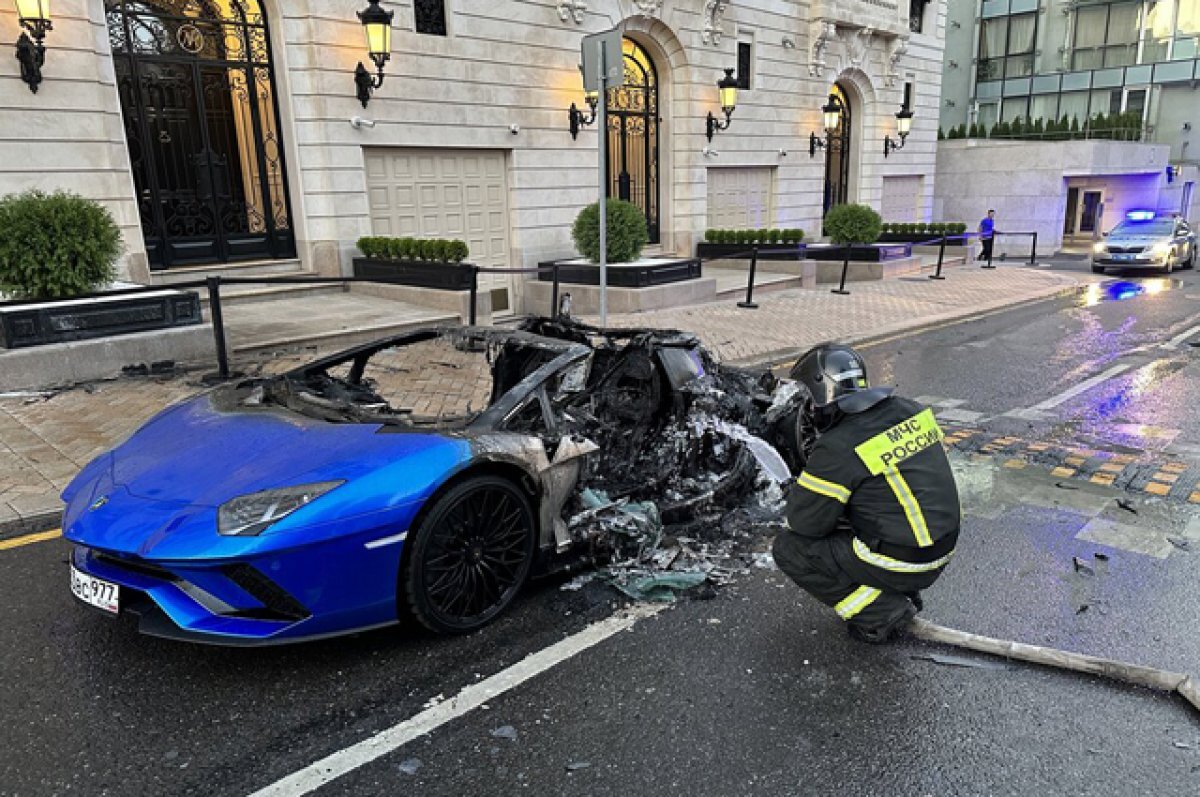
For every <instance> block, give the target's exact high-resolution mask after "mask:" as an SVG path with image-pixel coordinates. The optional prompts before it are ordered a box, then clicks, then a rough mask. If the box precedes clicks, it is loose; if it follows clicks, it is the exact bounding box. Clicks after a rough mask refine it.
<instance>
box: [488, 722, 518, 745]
mask: <svg viewBox="0 0 1200 797" xmlns="http://www.w3.org/2000/svg"><path fill="white" fill-rule="evenodd" d="M492 736H495V737H496V738H497V739H508V740H509V741H510V742H515V741H516V740H517V729H516V728H514V727H513V726H511V725H501V726H500V727H499V728H496V729H495V730H493V731H492Z"/></svg>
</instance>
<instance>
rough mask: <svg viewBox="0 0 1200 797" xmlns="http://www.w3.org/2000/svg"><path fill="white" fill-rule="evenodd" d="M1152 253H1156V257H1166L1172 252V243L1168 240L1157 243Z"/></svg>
mask: <svg viewBox="0 0 1200 797" xmlns="http://www.w3.org/2000/svg"><path fill="white" fill-rule="evenodd" d="M1150 254H1152V255H1154V256H1155V257H1166V256H1167V255H1169V254H1171V245H1170V244H1169V243H1167V242H1166V241H1163V242H1162V243H1157V244H1155V245H1154V248H1153V249H1151V250H1150Z"/></svg>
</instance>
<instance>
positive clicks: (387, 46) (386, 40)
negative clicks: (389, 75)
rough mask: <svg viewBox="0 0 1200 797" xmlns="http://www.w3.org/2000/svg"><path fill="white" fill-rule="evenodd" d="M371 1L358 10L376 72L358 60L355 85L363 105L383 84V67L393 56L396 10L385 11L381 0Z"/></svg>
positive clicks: (365, 104) (368, 52) (368, 51)
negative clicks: (381, 5)
mask: <svg viewBox="0 0 1200 797" xmlns="http://www.w3.org/2000/svg"><path fill="white" fill-rule="evenodd" d="M367 2H369V3H370V5H368V6H367V7H366V9H364V10H362V11H359V12H358V19H359V21H360V22H362V26H363V31H364V32H365V33H366V34H367V55H369V56H370V57H371V60H372V61H373V62H374V63H375V70H376V74H375V75H372V74H371V73H370V72H368V71H367V68H366V67H365V66H363V62H362V61H359V62H358V68H357V69H355V70H354V85H355V86H356V87H357V89H358V94H357V96H358V101H359V102H361V103H362V105H363V107H364V108H366V107H367V103H368V102H370V100H371V93H372V92H373V91H375V89H377V88H379V87H380V86H382V85H383V67H384V66H385V65H386V64H387V62H388V61H389V60H391V57H392V17H394V16H395V15H396V12H395V11H384V10H383V9H382V8H380V7H379V0H367Z"/></svg>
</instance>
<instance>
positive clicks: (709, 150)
mask: <svg viewBox="0 0 1200 797" xmlns="http://www.w3.org/2000/svg"><path fill="white" fill-rule="evenodd" d="M700 152H702V153H703V154H704V155H706V156H708V157H710V158H716V157H718V156H719V155H720V154H721V153H719V152H717V151H716V150H715V149H713V148H712V147H705V148H704V149H702V150H700Z"/></svg>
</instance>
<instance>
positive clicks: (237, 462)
mask: <svg viewBox="0 0 1200 797" xmlns="http://www.w3.org/2000/svg"><path fill="white" fill-rule="evenodd" d="M800 405H801V399H800V396H799V391H798V390H797V389H796V386H795V385H794V384H793V383H790V382H785V381H780V380H777V379H775V378H774V377H773V376H772V375H770V374H769V373H767V372H753V371H745V370H739V369H732V368H726V367H721V366H718V365H717V364H716V363H714V362H713V359H712V358H711V357H710V356H709V354H708V353H707V352H706V351H705V350H704V349H703V348H702V347H701V346H700V344H699V343H698V341H697V340H696V339H695V338H694V337H693V336H691V335H688V334H685V333H680V332H671V331H661V330H600V329H595V328H591V327H587V326H584V325H581V324H577V323H574V322H571V321H564V320H550V319H529V320H528V321H526V322H525V324H524V326H523V328H521V329H516V330H502V329H494V328H473V327H466V328H461V327H458V328H445V329H425V330H419V331H416V332H411V333H408V334H403V335H399V336H395V337H392V338H388V339H385V340H381V341H377V342H374V343H371V344H368V345H364V346H359V347H356V348H353V349H350V350H347V351H345V352H342V353H339V354H336V355H334V356H331V357H327V358H323V359H320V360H318V361H316V362H313V363H312V364H310V365H306V366H303V367H301V368H297V369H295V370H293V371H290V372H288V373H285V374H283V375H280V376H274V377H264V378H253V379H244V380H241V381H238V382H235V383H231V384H228V385H225V386H222V387H219V388H216V389H214V390H212V391H209V392H207V393H204V394H201V395H199V396H197V397H195V398H192V399H190V400H187V401H185V402H183V403H181V404H178V405H176V406H174V407H171V408H169V409H167V410H165V411H163V412H162V413H160V414H159V415H158V416H156V417H155V418H153V419H152V420H151V421H149V422H148V423H146V424H145V425H144V426H143V427H142V428H141V429H139V430H138V431H137V432H135V433H134V434H133V436H132V437H131V438H130V439H129V440H127V441H126V442H125V443H123V444H122V445H121V446H119V447H117V448H116V449H114V450H113V451H111V452H109V453H107V454H104V455H102V456H101V457H99V458H97V459H96V460H94V461H93V462H91V463H90V464H89V465H88V466H87V467H86V468H84V470H83V471H82V472H81V473H80V474H79V475H78V476H77V477H76V478H75V480H74V481H73V482H72V483H71V484H70V485H69V486H68V488H67V490H66V491H65V493H64V496H63V497H64V500H65V501H66V503H67V509H66V513H65V516H64V535H65V536H66V537H67V539H69V540H70V541H72V542H74V543H75V548H74V551H73V554H72V559H71V588H72V591H73V592H74V593H75V594H76V596H77V597H79V598H80V599H81V600H83V601H85V602H87V603H90V604H92V605H93V606H96V607H98V608H100V609H104V610H107V611H109V612H111V613H120V612H125V611H128V612H131V613H134V614H137V615H139V616H140V618H141V630H142V631H144V632H146V633H152V634H157V635H161V636H169V637H176V638H184V639H190V640H196V641H206V642H214V643H218V644H270V643H277V642H287V641H296V640H300V639H311V638H314V637H319V636H325V635H331V634H339V633H346V632H350V631H358V630H363V629H366V628H371V627H376V626H383V625H388V624H391V623H394V622H397V621H398V620H399V619H400V618H401V617H403V616H404V614H405V612H411V614H412V615H414V616H415V617H416V618H417V619H418V620H419V621H420V622H421V623H423V624H424V625H425V626H427V627H429V628H431V629H433V630H434V631H438V632H463V631H470V630H473V629H475V628H478V627H480V626H482V625H483V624H485V623H487V622H489V621H490V620H492V619H493V618H494V617H496V616H497V615H498V614H500V613H501V612H502V611H503V610H504V609H505V608H506V607H507V606H508V605H509V604H510V603H511V601H512V599H513V598H514V596H515V595H516V593H517V592H518V591H519V589H520V587H521V586H522V584H523V583H524V582H525V581H526V580H527V579H528V578H529V577H530V576H531V575H536V574H539V573H546V572H552V571H555V570H558V569H561V568H565V567H571V566H574V565H578V564H579V563H580V562H586V561H595V560H596V559H598V558H603V557H604V556H605V555H606V549H607V548H608V544H609V541H608V540H606V535H605V533H604V530H603V526H602V525H601V524H597V523H592V522H589V520H590V519H591V518H594V517H595V512H594V511H592V510H590V509H589V505H588V504H587V503H586V502H585V501H583V500H582V499H581V496H584V495H585V494H587V495H590V496H595V495H597V494H599V495H603V496H604V497H605V501H606V503H607V505H610V506H611V505H612V504H613V503H620V502H625V501H646V500H649V501H653V502H654V504H655V506H657V508H658V511H659V512H660V513H661V517H662V519H663V520H664V521H665V522H667V523H673V522H682V521H686V520H688V519H690V518H693V517H695V516H696V515H697V513H699V512H701V511H702V510H703V509H704V508H706V507H711V506H712V505H714V504H722V503H728V502H733V501H736V500H738V499H739V498H740V497H741V496H742V495H743V494H744V493H745V492H746V491H747V489H748V488H749V485H750V484H752V483H753V482H754V480H755V479H756V478H759V477H760V474H761V473H763V472H766V473H768V474H769V475H770V477H771V478H774V479H776V480H779V481H782V480H784V479H786V477H787V474H788V472H789V470H792V469H795V468H797V467H798V466H799V465H800V464H802V461H803V458H804V451H805V447H806V445H811V440H810V439H809V435H807V433H806V431H805V428H806V427H805V424H804V417H805V413H803V412H801V406H800Z"/></svg>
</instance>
